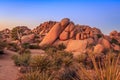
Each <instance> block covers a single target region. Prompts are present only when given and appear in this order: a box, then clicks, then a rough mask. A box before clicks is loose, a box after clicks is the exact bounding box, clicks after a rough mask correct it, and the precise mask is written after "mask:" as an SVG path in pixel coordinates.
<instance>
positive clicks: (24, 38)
mask: <svg viewBox="0 0 120 80" xmlns="http://www.w3.org/2000/svg"><path fill="white" fill-rule="evenodd" d="M34 37H35V35H34V34H30V35H25V36H22V38H21V42H22V43H31V42H33V40H34Z"/></svg>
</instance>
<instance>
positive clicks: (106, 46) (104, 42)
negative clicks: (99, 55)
mask: <svg viewBox="0 0 120 80" xmlns="http://www.w3.org/2000/svg"><path fill="white" fill-rule="evenodd" d="M98 43H99V44H102V45H103V46H104V48H105V49H110V47H111V45H110V42H109V41H108V40H107V39H104V38H100V39H99V41H98Z"/></svg>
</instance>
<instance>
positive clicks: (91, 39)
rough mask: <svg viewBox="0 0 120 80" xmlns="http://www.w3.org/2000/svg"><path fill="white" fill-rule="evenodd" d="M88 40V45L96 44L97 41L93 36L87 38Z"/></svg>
mask: <svg viewBox="0 0 120 80" xmlns="http://www.w3.org/2000/svg"><path fill="white" fill-rule="evenodd" d="M87 42H88V45H92V44H95V41H94V39H93V38H88V39H87Z"/></svg>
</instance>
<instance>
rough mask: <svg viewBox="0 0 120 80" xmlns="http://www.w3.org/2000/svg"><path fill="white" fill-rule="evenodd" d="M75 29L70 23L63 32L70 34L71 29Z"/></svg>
mask: <svg viewBox="0 0 120 80" xmlns="http://www.w3.org/2000/svg"><path fill="white" fill-rule="evenodd" d="M74 28H75V26H74V23H73V22H70V23H69V24H68V26H67V27H66V28H65V31H66V32H67V31H68V32H70V31H72V30H73V29H74Z"/></svg>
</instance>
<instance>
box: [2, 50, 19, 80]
mask: <svg viewBox="0 0 120 80" xmlns="http://www.w3.org/2000/svg"><path fill="white" fill-rule="evenodd" d="M4 52H5V54H4V55H0V80H16V79H17V78H18V76H19V72H18V68H17V67H16V66H15V65H14V63H13V60H12V59H11V56H12V55H13V54H16V53H15V52H12V51H9V50H4Z"/></svg>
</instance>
